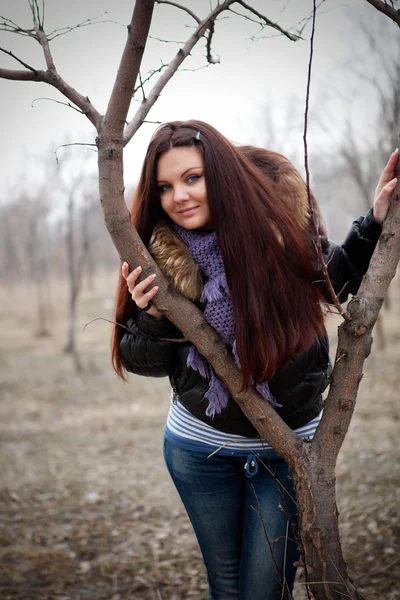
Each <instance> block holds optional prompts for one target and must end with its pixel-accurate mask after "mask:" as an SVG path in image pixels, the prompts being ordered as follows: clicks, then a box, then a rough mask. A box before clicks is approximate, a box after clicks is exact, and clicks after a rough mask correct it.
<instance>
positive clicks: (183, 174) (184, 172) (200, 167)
mask: <svg viewBox="0 0 400 600" xmlns="http://www.w3.org/2000/svg"><path fill="white" fill-rule="evenodd" d="M202 168H203V167H202V166H201V165H198V166H197V167H189V168H188V169H186V171H183V173H181V177H184V176H185V175H186V173H187V172H188V171H190V170H191V169H202ZM160 181H167V179H157V183H160Z"/></svg>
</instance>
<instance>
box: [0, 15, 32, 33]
mask: <svg viewBox="0 0 400 600" xmlns="http://www.w3.org/2000/svg"><path fill="white" fill-rule="evenodd" d="M0 19H4V23H0V31H7V32H9V33H17V34H19V35H26V36H29V37H35V36H34V30H33V29H23V27H20V26H19V25H17V23H15V22H14V21H12V20H11V19H8V18H7V17H4V16H3V15H0Z"/></svg>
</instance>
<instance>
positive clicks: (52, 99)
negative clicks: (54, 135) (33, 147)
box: [31, 96, 94, 148]
mask: <svg viewBox="0 0 400 600" xmlns="http://www.w3.org/2000/svg"><path fill="white" fill-rule="evenodd" d="M38 100H49V102H56V103H57V104H62V105H63V106H67V107H68V108H72V109H73V110H76V112H78V113H80V114H81V115H86V114H87V111H86V112H85V111H83V110H81V109H80V108H76V106H73V105H72V104H70V103H69V102H61V100H55V99H54V98H47V97H45V96H43V97H40V98H35V99H34V100H32V103H31V106H32V108H33V105H34V103H35V102H37V101H38ZM91 145H92V146H93V145H94V144H91ZM59 148H61V146H59Z"/></svg>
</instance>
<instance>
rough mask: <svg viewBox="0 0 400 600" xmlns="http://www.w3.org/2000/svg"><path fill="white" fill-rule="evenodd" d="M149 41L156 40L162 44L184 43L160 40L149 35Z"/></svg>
mask: <svg viewBox="0 0 400 600" xmlns="http://www.w3.org/2000/svg"><path fill="white" fill-rule="evenodd" d="M149 40H156V41H157V42H162V43H163V44H184V43H185V42H180V41H179V40H163V39H162V38H159V37H156V36H155V35H149Z"/></svg>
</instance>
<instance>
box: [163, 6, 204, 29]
mask: <svg viewBox="0 0 400 600" xmlns="http://www.w3.org/2000/svg"><path fill="white" fill-rule="evenodd" d="M156 2H157V4H169V5H170V6H175V8H179V9H180V10H184V11H185V12H187V14H188V15H190V16H191V17H192V19H194V20H195V21H196V22H197V23H198V24H199V25H200V23H201V19H199V17H197V16H196V15H195V14H194V12H192V11H191V10H190V9H189V8H186V6H182V5H181V4H177V3H176V2H169V0H156Z"/></svg>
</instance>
